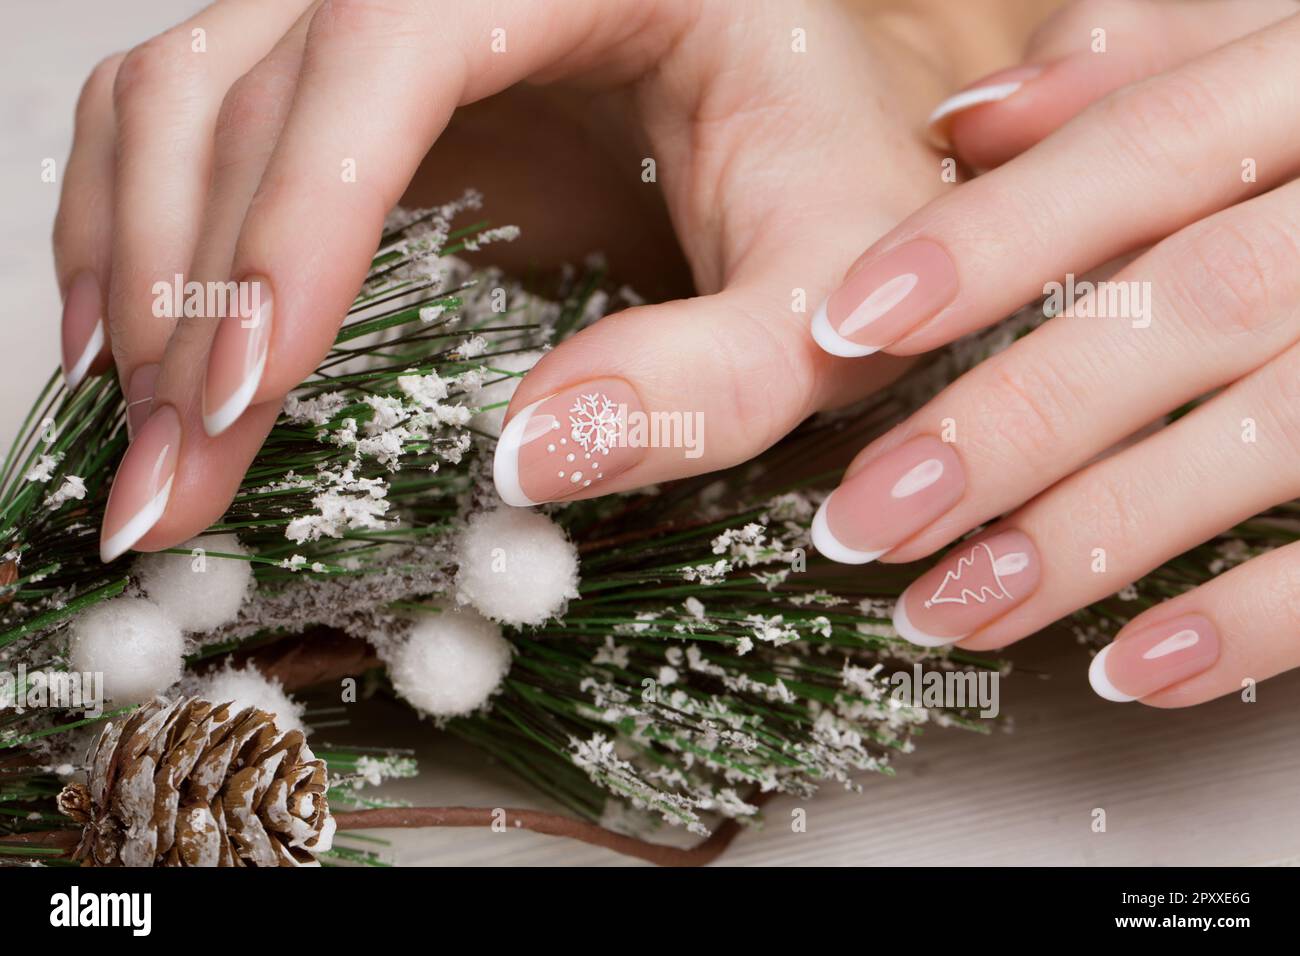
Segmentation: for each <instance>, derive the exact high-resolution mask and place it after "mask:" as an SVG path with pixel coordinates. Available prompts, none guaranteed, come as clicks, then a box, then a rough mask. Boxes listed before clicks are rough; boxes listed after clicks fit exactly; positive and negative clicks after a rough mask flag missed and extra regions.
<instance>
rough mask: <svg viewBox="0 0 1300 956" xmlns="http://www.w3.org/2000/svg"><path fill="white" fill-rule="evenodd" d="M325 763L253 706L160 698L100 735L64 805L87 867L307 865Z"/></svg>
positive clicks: (321, 826) (316, 844)
mask: <svg viewBox="0 0 1300 956" xmlns="http://www.w3.org/2000/svg"><path fill="white" fill-rule="evenodd" d="M325 790H326V772H325V764H324V763H323V762H322V761H320V760H317V759H316V758H315V756H313V754H312V752H311V750H310V749H309V748H308V747H307V743H306V741H305V739H304V738H303V735H302V732H301V731H297V730H292V731H290V732H289V733H286V734H281V733H280V732H279V731H278V730H277V729H276V727H275V719H274V718H273V717H272V716H271V715H270V714H268V713H266V712H265V711H261V710H257V709H255V708H252V707H249V708H245V709H243V710H239V711H236V710H235V707H234V705H233V704H210V703H208V702H207V701H205V700H199V699H197V698H189V699H185V700H176V701H169V700H164V699H163V698H161V697H159V698H155V699H154V700H152V701H150V702H149V703H147V704H145V705H143V706H142V707H140V708H139V709H138V710H135V711H133V712H132V713H131V714H129V715H127V716H126V717H124V718H121V719H119V720H115V721H113V722H111V723H110V724H109V725H108V726H107V727H105V728H104V732H103V733H102V734H101V735H100V737H99V740H98V741H97V742H96V744H95V746H94V748H93V749H92V751H91V755H90V770H89V781H88V783H87V784H86V785H83V784H69V785H68V786H67V787H65V788H64V789H63V792H62V793H60V794H59V801H58V802H59V809H60V810H61V811H62V812H63V813H64V814H66V815H67V816H69V817H71V818H72V819H73V820H76V821H77V822H78V823H81V824H83V825H84V830H83V832H82V837H81V843H80V844H79V845H78V847H77V849H76V851H75V853H74V858H75V859H78V860H80V861H81V862H82V863H83V864H84V865H86V866H303V865H311V864H314V863H315V862H316V854H317V853H323V852H325V851H326V850H328V849H329V848H330V844H331V843H332V841H333V837H334V818H333V817H332V816H330V812H329V804H328V802H327V801H326V798H325Z"/></svg>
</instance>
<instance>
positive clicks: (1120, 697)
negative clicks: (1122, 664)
mask: <svg viewBox="0 0 1300 956" xmlns="http://www.w3.org/2000/svg"><path fill="white" fill-rule="evenodd" d="M1112 647H1114V645H1113V644H1107V645H1106V646H1105V647H1103V648H1102V649H1101V653H1099V654H1098V655H1097V656H1096V657H1094V658H1093V659H1092V664H1091V665H1090V666H1089V667H1088V683H1090V684H1091V685H1092V689H1093V690H1094V691H1096V692H1097V696H1098V697H1103V698H1105V699H1106V700H1113V701H1114V702H1115V703H1117V704H1127V703H1128V702H1129V701H1133V700H1137V698H1136V697H1134V696H1133V695H1132V694H1126V693H1124V692H1123V691H1122V690H1120V689H1119V688H1118V687H1116V686H1115V685H1114V684H1112V683H1111V682H1110V678H1109V677H1108V676H1107V675H1106V655H1108V654H1109V653H1110V649H1111V648H1112Z"/></svg>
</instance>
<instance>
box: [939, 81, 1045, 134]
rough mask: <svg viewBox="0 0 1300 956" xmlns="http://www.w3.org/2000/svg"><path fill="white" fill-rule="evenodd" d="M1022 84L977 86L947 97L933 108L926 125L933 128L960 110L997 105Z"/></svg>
mask: <svg viewBox="0 0 1300 956" xmlns="http://www.w3.org/2000/svg"><path fill="white" fill-rule="evenodd" d="M1023 85H1024V84H1023V83H1020V82H1013V83H993V84H991V85H989V86H978V87H976V88H975V89H973V90H963V91H962V92H960V93H956V94H954V95H953V96H950V97H948V98H947V99H946V100H944V101H943V102H942V103H940V104H939V105H938V106H936V107H935V108H934V112H933V113H931V114H930V119H929V120H928V121H927V123H928V124H929V125H930V126H934V125H935V124H936V123H938V122H939V121H940V120H943V119H946V118H947V117H949V116H951V115H953V114H954V113H960V112H961V111H962V110H968V109H970V108H971V107H972V106H980V105H981V104H983V103H997V102H999V101H1001V100H1005V99H1006V98H1007V97H1008V96H1010V95H1011V94H1012V93H1014V92H1015V91H1016V90H1018V89H1020V87H1021V86H1023Z"/></svg>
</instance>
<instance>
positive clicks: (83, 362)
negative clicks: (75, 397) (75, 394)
mask: <svg viewBox="0 0 1300 956" xmlns="http://www.w3.org/2000/svg"><path fill="white" fill-rule="evenodd" d="M103 347H104V322H103V320H102V319H101V320H100V321H98V322H96V323H95V331H94V332H93V333H91V336H90V341H89V342H87V343H86V347H85V348H84V349H82V350H81V356H80V357H79V358H78V359H77V364H75V365H73V366H72V368H71V369H69V370H68V374H67V375H66V376H65V378H66V380H67V384H68V391H72V390H73V389H74V388H76V387H77V386H78V385H80V384H81V380H82V379H83V378H85V377H86V372H88V371H89V370H90V363H91V362H93V361H95V356H96V355H98V354H99V352H100V349H102V348H103Z"/></svg>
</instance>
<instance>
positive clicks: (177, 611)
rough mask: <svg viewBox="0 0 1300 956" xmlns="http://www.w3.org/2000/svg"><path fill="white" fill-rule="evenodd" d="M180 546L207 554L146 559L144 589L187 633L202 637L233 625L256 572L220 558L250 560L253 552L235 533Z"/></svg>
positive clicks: (138, 570)
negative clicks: (201, 634) (220, 555)
mask: <svg viewBox="0 0 1300 956" xmlns="http://www.w3.org/2000/svg"><path fill="white" fill-rule="evenodd" d="M181 547H183V548H186V549H188V550H189V551H191V552H193V551H195V550H196V549H201V550H202V551H203V552H205V553H204V554H202V555H196V554H193V553H191V554H166V553H159V554H146V555H143V556H142V557H140V558H139V559H138V560H137V561H136V562H135V568H134V571H135V575H136V578H137V579H138V580H139V582H140V587H142V588H143V589H144V592H145V593H146V594H147V595H149V598H150V600H152V601H153V602H154V603H155V604H157V605H158V606H159V607H160V608H162V609H163V611H165V612H166V613H167V614H169V615H170V616H171V618H172V620H173V621H175V622H176V624H177V625H178V626H179V627H180V628H181V630H183V631H187V632H199V633H202V632H206V631H213V630H216V629H217V628H219V627H221V626H222V625H223V624H229V623H230V622H231V621H233V620H234V619H235V617H236V616H237V615H238V614H239V608H240V607H241V606H242V605H243V603H244V600H245V598H247V596H248V592H249V590H250V589H251V588H252V585H253V567H252V565H251V564H250V563H249V562H248V561H244V560H242V559H240V558H218V557H216V556H215V553H220V554H240V555H245V556H246V555H247V554H248V551H247V550H245V549H244V546H243V545H241V544H240V543H239V539H238V538H236V537H235V536H234V535H233V534H208V535H202V536H200V537H197V538H195V539H194V540H193V541H189V542H187V543H185V544H183V545H181ZM208 552H214V553H208Z"/></svg>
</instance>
